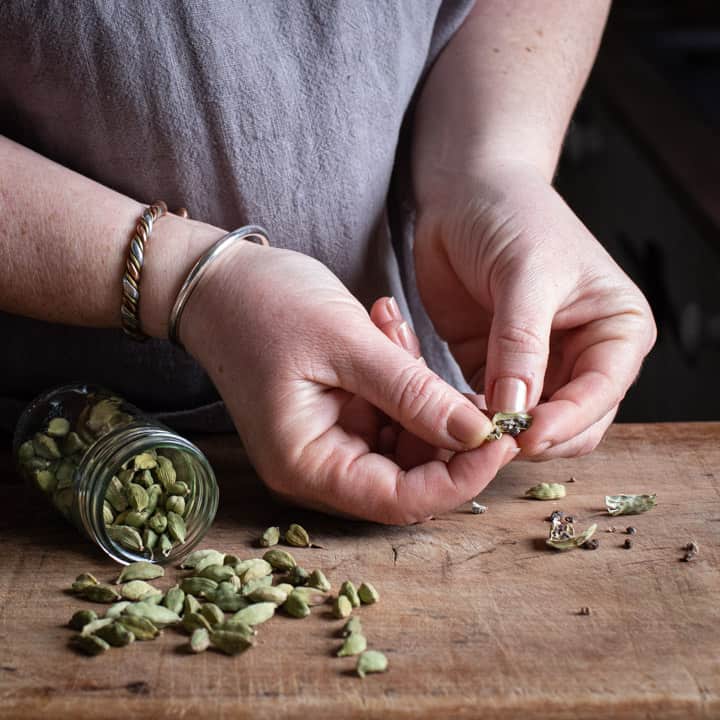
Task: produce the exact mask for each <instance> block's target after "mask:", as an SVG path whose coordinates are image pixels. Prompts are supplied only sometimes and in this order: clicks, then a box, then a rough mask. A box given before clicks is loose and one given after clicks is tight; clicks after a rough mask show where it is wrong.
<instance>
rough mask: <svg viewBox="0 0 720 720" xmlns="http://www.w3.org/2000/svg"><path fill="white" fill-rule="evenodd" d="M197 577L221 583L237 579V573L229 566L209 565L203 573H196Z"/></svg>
mask: <svg viewBox="0 0 720 720" xmlns="http://www.w3.org/2000/svg"><path fill="white" fill-rule="evenodd" d="M195 577H204V578H209V579H210V580H214V581H215V582H216V583H221V582H224V581H227V580H230V578H233V577H235V571H234V570H233V569H232V568H231V567H230V566H229V565H209V566H208V567H206V568H205V569H204V570H202V571H201V572H199V573H198V572H197V571H196V573H195Z"/></svg>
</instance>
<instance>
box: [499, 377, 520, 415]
mask: <svg viewBox="0 0 720 720" xmlns="http://www.w3.org/2000/svg"><path fill="white" fill-rule="evenodd" d="M493 410H496V411H497V412H505V413H514V412H525V411H526V410H527V385H525V383H524V382H523V381H522V380H519V379H518V378H513V377H504V378H500V379H498V380H496V381H495V386H494V387H493Z"/></svg>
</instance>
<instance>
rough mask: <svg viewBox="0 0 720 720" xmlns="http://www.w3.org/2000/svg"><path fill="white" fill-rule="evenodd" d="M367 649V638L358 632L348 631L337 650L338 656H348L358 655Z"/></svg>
mask: <svg viewBox="0 0 720 720" xmlns="http://www.w3.org/2000/svg"><path fill="white" fill-rule="evenodd" d="M366 649H367V640H366V639H365V636H364V635H361V634H360V633H350V635H348V636H347V637H346V638H345V642H344V643H343V644H342V647H341V648H340V649H339V650H338V652H337V656H338V657H348V656H350V655H358V654H359V653H361V652H363V651H364V650H366Z"/></svg>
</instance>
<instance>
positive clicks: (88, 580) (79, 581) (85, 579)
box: [71, 573, 100, 593]
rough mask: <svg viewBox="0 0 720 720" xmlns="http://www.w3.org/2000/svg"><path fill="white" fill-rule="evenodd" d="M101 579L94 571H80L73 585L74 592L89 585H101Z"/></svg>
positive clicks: (80, 590)
mask: <svg viewBox="0 0 720 720" xmlns="http://www.w3.org/2000/svg"><path fill="white" fill-rule="evenodd" d="M99 584H100V581H99V580H98V579H97V578H96V577H95V576H94V575H93V574H92V573H80V574H79V575H78V576H77V577H76V578H75V582H74V583H73V584H72V585H71V589H72V591H73V592H74V593H79V592H82V591H83V590H84V589H85V588H86V587H88V586H89V585H99Z"/></svg>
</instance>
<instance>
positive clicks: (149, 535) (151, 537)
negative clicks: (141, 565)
mask: <svg viewBox="0 0 720 720" xmlns="http://www.w3.org/2000/svg"><path fill="white" fill-rule="evenodd" d="M159 538H160V536H159V535H158V534H157V533H156V532H155V531H153V530H151V529H150V528H149V527H146V528H145V529H144V530H143V534H142V541H143V545H145V549H146V550H153V549H154V548H155V546H156V545H157V543H158V539H159ZM150 556H151V557H152V553H151V554H150Z"/></svg>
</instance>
